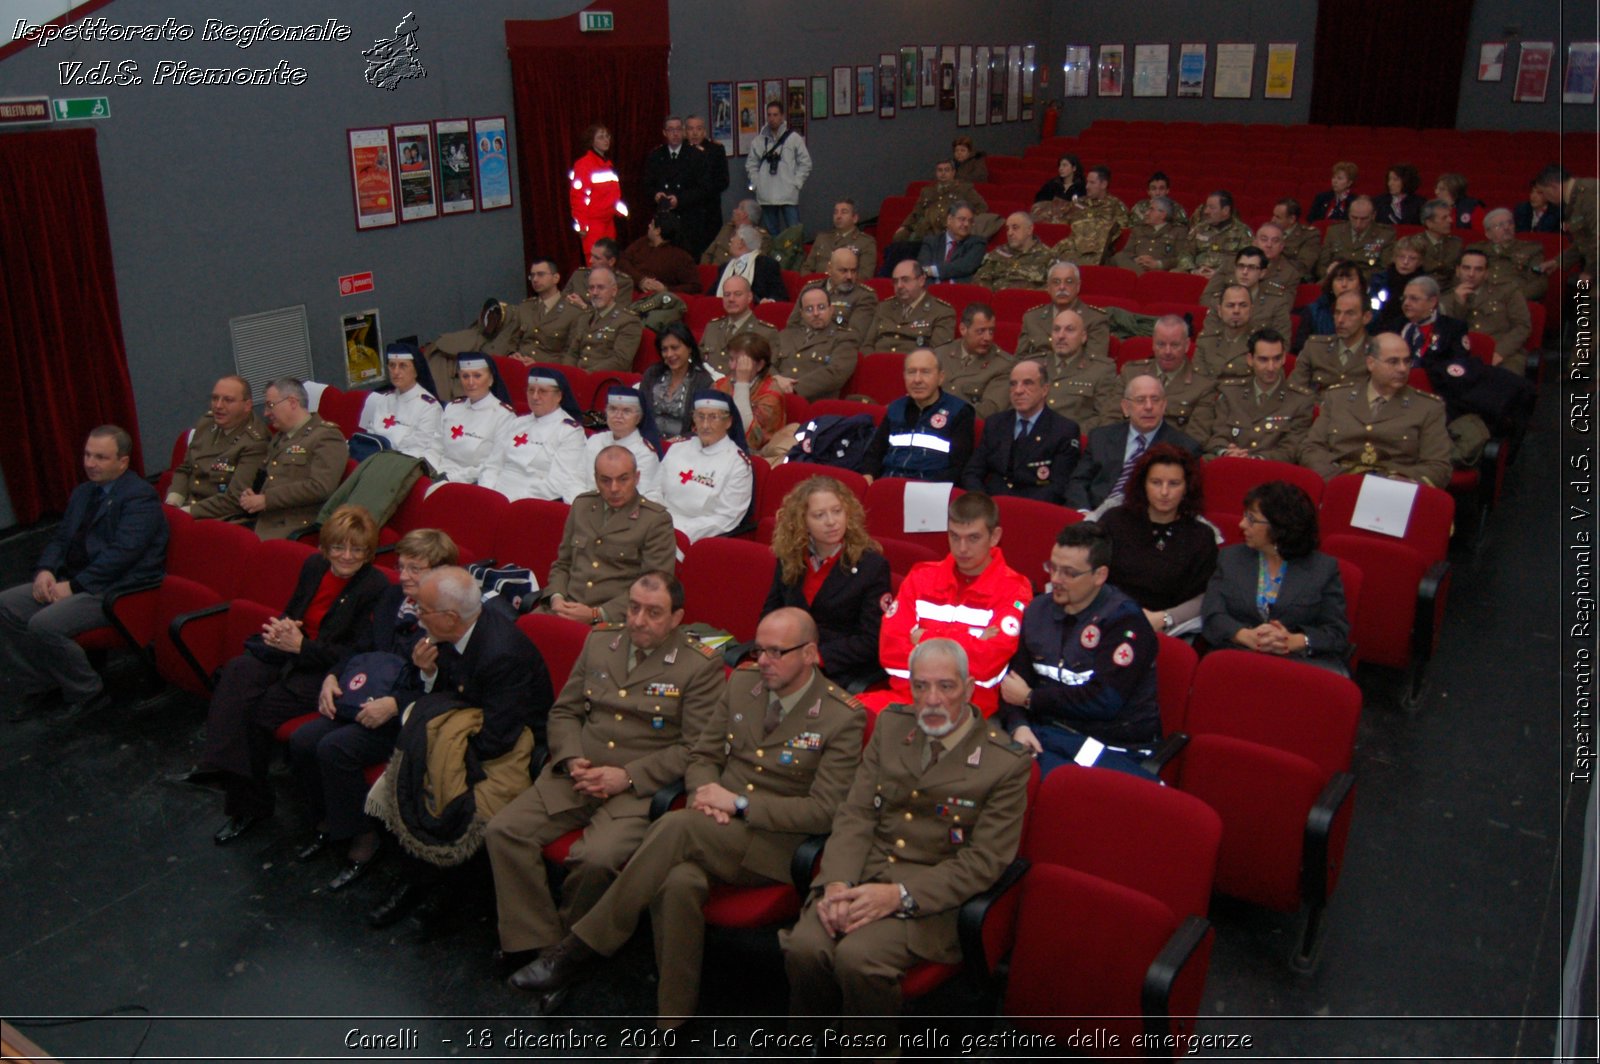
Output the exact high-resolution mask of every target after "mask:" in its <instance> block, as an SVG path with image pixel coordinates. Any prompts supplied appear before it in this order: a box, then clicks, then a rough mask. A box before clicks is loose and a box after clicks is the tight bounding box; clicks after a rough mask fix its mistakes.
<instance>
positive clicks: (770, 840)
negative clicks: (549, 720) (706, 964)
mask: <svg viewBox="0 0 1600 1064" xmlns="http://www.w3.org/2000/svg"><path fill="white" fill-rule="evenodd" d="M756 647H757V650H756V660H755V661H754V662H746V663H745V664H743V665H741V666H739V668H738V669H737V670H735V671H734V673H733V675H732V676H730V677H729V678H728V683H727V688H726V690H725V692H724V694H723V697H722V699H721V701H720V702H719V703H718V705H717V708H716V710H715V713H714V715H713V717H712V721H711V726H710V727H708V728H706V730H705V731H704V732H702V733H701V735H700V738H699V741H698V742H697V743H695V745H694V749H693V753H691V754H690V757H689V768H688V770H687V771H686V772H685V773H684V786H685V789H686V791H688V792H689V794H690V795H691V797H690V799H689V805H688V808H686V809H679V810H676V811H674V812H670V813H668V814H667V815H666V816H664V817H662V818H661V819H660V820H659V821H657V822H656V823H655V824H653V825H651V827H650V830H649V832H648V833H647V834H646V835H645V838H644V842H643V843H641V844H640V846H639V849H638V851H637V852H635V853H634V855H633V858H632V860H630V861H629V862H628V865H627V867H626V868H624V869H623V870H622V874H621V875H620V876H618V877H617V880H616V882H615V883H613V884H611V888H610V889H609V890H607V891H606V892H605V894H604V895H603V896H602V897H601V898H600V900H599V901H598V902H597V903H596V904H595V906H594V908H593V909H591V910H589V914H588V915H587V916H585V917H583V918H582V919H581V920H579V921H577V923H575V924H573V925H572V930H571V931H570V932H569V933H568V935H567V937H566V938H565V939H563V940H562V942H561V943H560V945H558V946H557V947H556V948H555V949H552V950H548V951H546V952H545V953H544V954H543V955H542V956H540V957H539V959H538V960H536V961H534V962H533V963H531V964H529V965H528V966H527V967H526V968H524V969H522V971H520V972H518V973H517V974H515V975H513V976H512V978H511V982H512V985H513V986H517V987H521V988H522V989H526V990H533V991H538V992H543V993H546V994H552V993H556V992H559V991H560V990H561V989H562V988H563V987H565V986H568V985H570V984H571V982H572V981H573V979H574V977H575V976H577V975H578V974H579V973H580V972H581V971H582V970H583V969H584V968H586V967H590V966H592V964H593V962H594V961H595V960H597V959H598V958H600V957H610V956H612V955H614V954H615V953H616V952H617V951H618V950H620V949H621V948H622V947H623V945H625V944H626V943H627V941H628V939H629V938H630V937H632V935H633V932H634V929H635V928H636V927H637V926H638V924H639V918H640V917H641V916H643V915H644V913H645V911H646V910H649V912H650V926H651V930H652V933H653V934H654V936H655V940H656V963H657V966H658V968H659V973H658V975H659V978H658V981H657V990H656V1024H657V1026H658V1027H660V1028H661V1029H663V1030H670V1029H672V1028H675V1027H678V1026H679V1025H681V1024H682V1023H683V1022H684V1021H685V1020H686V1019H687V1018H688V1017H691V1016H693V1015H694V1014H695V1011H696V1009H697V1008H698V1006H699V999H700V967H701V955H702V953H703V952H704V946H705V918H704V916H703V915H702V914H701V907H702V906H703V905H704V904H705V902H706V899H707V898H708V897H709V896H710V894H711V885H712V883H713V882H716V883H727V884H733V885H735V886H771V885H773V884H774V883H781V884H787V883H789V882H790V878H789V862H790V860H791V858H792V857H793V856H794V851H795V848H796V847H797V846H799V845H800V843H802V842H804V841H805V840H806V838H807V837H808V836H811V835H818V834H824V833H826V832H827V831H828V829H829V828H830V827H831V826H832V824H833V816H834V813H835V812H836V811H837V809H838V808H839V804H840V803H841V802H842V801H843V800H844V796H845V793H846V792H847V791H848V790H849V789H850V782H851V780H853V779H854V778H855V774H856V768H857V767H858V766H859V765H860V763H861V736H862V731H863V728H864V726H865V723H866V716H867V714H866V711H865V708H864V707H863V706H862V705H861V703H860V702H858V701H856V699H855V698H853V697H851V696H850V695H848V694H846V693H845V692H844V690H843V689H841V688H839V687H837V686H835V685H834V684H833V683H831V682H829V680H828V678H827V677H826V676H824V675H822V672H821V671H820V670H819V669H818V668H817V665H818V658H817V626H816V622H814V621H813V620H812V619H811V616H810V615H809V614H807V613H806V612H805V611H804V610H800V609H795V608H792V607H790V608H785V609H780V610H776V611H774V612H772V613H769V614H767V615H766V616H765V617H763V618H762V619H761V624H760V627H758V628H757V629H756Z"/></svg>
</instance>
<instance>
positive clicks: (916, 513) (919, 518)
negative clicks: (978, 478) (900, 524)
mask: <svg viewBox="0 0 1600 1064" xmlns="http://www.w3.org/2000/svg"><path fill="white" fill-rule="evenodd" d="M952 487H954V485H951V484H931V483H928V482H927V481H922V480H913V481H911V482H909V483H908V484H906V493H905V499H904V501H903V503H902V509H903V510H904V512H905V529H904V531H906V532H943V531H945V530H946V529H947V528H948V527H949V523H948V520H947V518H948V514H949V510H950V489H951V488H952Z"/></svg>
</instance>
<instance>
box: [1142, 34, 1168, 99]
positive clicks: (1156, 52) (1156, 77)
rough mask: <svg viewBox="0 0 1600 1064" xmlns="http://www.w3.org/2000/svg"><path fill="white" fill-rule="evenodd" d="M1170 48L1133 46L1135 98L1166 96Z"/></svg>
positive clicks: (1153, 45) (1151, 45) (1148, 45)
mask: <svg viewBox="0 0 1600 1064" xmlns="http://www.w3.org/2000/svg"><path fill="white" fill-rule="evenodd" d="M1171 52H1172V49H1171V46H1170V45H1166V44H1136V45H1134V46H1133V94H1134V95H1135V96H1163V97H1164V96H1166V94H1167V60H1168V59H1170V58H1171V57H1172V56H1171Z"/></svg>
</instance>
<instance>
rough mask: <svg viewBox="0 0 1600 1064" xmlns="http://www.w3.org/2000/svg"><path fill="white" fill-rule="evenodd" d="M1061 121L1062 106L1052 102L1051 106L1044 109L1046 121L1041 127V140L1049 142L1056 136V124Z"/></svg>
mask: <svg viewBox="0 0 1600 1064" xmlns="http://www.w3.org/2000/svg"><path fill="white" fill-rule="evenodd" d="M1060 121H1061V106H1060V105H1059V104H1057V103H1056V101H1054V100H1051V101H1050V106H1048V107H1046V108H1045V109H1044V121H1043V122H1042V124H1041V125H1040V127H1039V139H1040V140H1049V139H1050V138H1051V137H1053V136H1055V135H1056V124H1057V123H1058V122H1060Z"/></svg>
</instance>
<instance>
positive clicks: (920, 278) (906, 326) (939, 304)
mask: <svg viewBox="0 0 1600 1064" xmlns="http://www.w3.org/2000/svg"><path fill="white" fill-rule="evenodd" d="M893 277H894V298H893V299H885V300H884V301H883V302H881V303H879V304H878V309H877V310H876V311H874V312H873V315H872V325H871V327H870V328H869V329H868V330H867V337H866V339H865V340H864V341H862V344H861V349H862V350H863V351H897V352H900V353H901V354H905V353H908V352H911V351H915V350H916V349H917V348H919V347H937V346H939V345H940V344H947V343H949V342H950V341H951V340H953V339H955V335H956V312H955V308H954V307H952V306H951V305H950V304H949V303H946V302H945V301H944V300H942V299H937V298H935V297H934V296H930V295H929V294H928V276H927V274H926V273H925V272H923V269H922V266H921V265H919V264H918V263H917V262H916V261H915V260H912V259H902V260H900V261H899V262H898V263H896V264H895V267H894V273H893Z"/></svg>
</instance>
